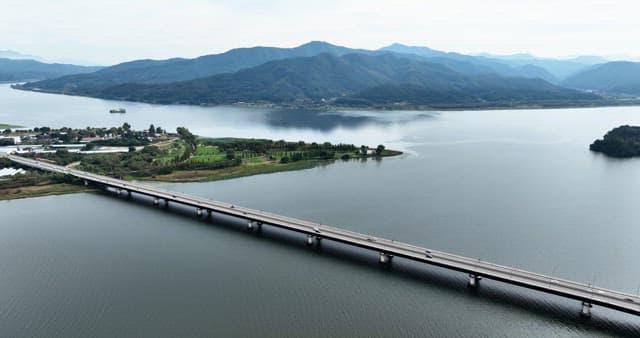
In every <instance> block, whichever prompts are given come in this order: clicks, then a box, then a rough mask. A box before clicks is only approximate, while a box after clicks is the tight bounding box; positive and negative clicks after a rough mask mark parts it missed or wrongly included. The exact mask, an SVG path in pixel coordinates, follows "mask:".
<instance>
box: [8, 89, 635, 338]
mask: <svg viewBox="0 0 640 338" xmlns="http://www.w3.org/2000/svg"><path fill="white" fill-rule="evenodd" d="M120 106H122V107H125V108H126V109H127V111H128V112H127V114H125V115H111V114H108V109H110V108H113V107H120ZM124 121H128V122H129V123H131V124H133V126H134V127H135V128H144V127H146V126H148V124H150V123H154V124H155V125H161V126H163V127H165V128H173V127H175V126H179V125H184V126H187V127H188V128H190V129H191V130H193V131H194V132H196V133H199V134H201V135H205V136H221V137H222V136H239V137H247V136H249V137H267V138H272V139H287V140H299V139H304V140H311V141H317V142H323V141H331V142H349V143H355V144H368V145H372V146H375V145H377V144H379V143H384V144H385V145H387V146H388V147H394V148H400V149H403V150H406V151H407V154H406V155H404V156H401V157H396V158H385V159H383V160H382V161H375V160H368V161H348V162H337V163H335V164H332V165H327V166H322V167H318V168H313V169H309V170H303V171H297V172H285V173H278V174H269V175H259V176H253V177H246V178H240V179H235V180H230V181H222V182H211V183H189V184H159V185H160V186H162V187H165V188H169V189H174V190H177V191H184V192H189V193H193V194H197V195H200V196H205V197H210V198H214V199H218V200H222V201H228V202H232V203H235V204H238V205H244V206H248V207H253V208H257V209H262V210H269V211H273V212H278V213H282V214H284V215H289V216H294V217H300V218H304V219H310V220H315V221H317V222H321V223H324V224H331V225H335V226H341V227H345V228H348V229H353V230H356V231H360V232H366V233H371V234H373V235H376V236H384V237H389V238H393V239H396V240H403V241H407V242H410V243H415V244H419V245H423V246H427V247H431V248H434V249H438V250H444V251H449V252H452V253H457V254H462V255H467V256H471V257H476V258H478V259H482V260H489V261H493V262H496V263H500V264H507V265H511V266H515V267H519V268H524V269H528V270H532V271H535V272H539V273H544V274H550V275H554V276H558V277H562V278H569V279H573V280H576V281H580V282H585V283H595V284H597V285H599V286H602V287H607V288H612V289H615V290H620V291H625V292H630V293H636V292H637V291H638V287H639V286H640V269H638V267H639V266H638V261H639V259H640V252H639V251H638V250H637V248H638V247H640V228H639V226H638V219H640V208H638V203H637V201H639V200H640V161H639V160H635V159H633V160H612V159H608V158H606V157H604V156H601V155H598V154H593V153H591V152H589V151H588V144H589V143H590V142H592V141H593V140H594V139H595V138H597V137H601V136H602V135H603V134H604V133H605V132H606V131H608V130H609V129H611V128H613V127H616V126H618V125H621V124H640V108H637V107H618V108H598V109H562V110H521V111H508V110H505V111H461V112H368V111H365V112H324V113H321V114H320V115H317V113H311V112H302V111H279V110H267V109H241V108H234V107H216V108H205V107H188V106H153V105H146V104H134V103H124V102H110V101H103V100H95V99H89V98H81V97H70V96H58V95H49V94H38V93H29V92H18V91H12V90H10V89H8V88H7V87H0V122H3V123H12V124H20V125H25V126H38V125H49V126H54V127H55V126H63V125H66V126H71V127H83V126H88V125H91V126H111V125H117V124H121V123H123V122H124ZM178 211H179V210H172V211H169V212H167V211H162V210H158V209H154V208H152V207H150V203H149V202H148V201H138V202H136V201H126V200H121V199H117V198H114V197H112V196H109V195H105V194H77V195H67V196H57V197H43V198H34V199H27V200H16V201H8V202H1V203H0V215H1V216H2V222H0V276H1V277H0V332H2V335H3V336H33V335H36V336H48V337H51V336H53V337H70V336H131V337H134V336H150V337H151V336H153V337H157V336H212V335H218V336H248V335H252V336H292V337H293V336H301V335H305V336H361V337H370V336H463V337H467V336H492V337H493V336H505V337H514V336H531V337H547V336H561V337H574V336H592V337H602V336H619V335H628V336H638V335H640V320H639V319H638V318H637V317H634V316H630V315H626V314H621V313H617V312H614V311H610V310H606V309H603V308H599V307H595V308H594V318H592V319H591V320H589V321H582V320H580V319H579V318H578V316H577V313H578V311H579V308H580V305H579V303H578V302H574V301H570V300H565V299H561V298H558V297H555V296H547V295H544V294H541V293H537V292H533V291H528V290H521V289H518V288H514V287H510V286H506V285H502V284H500V283H496V282H491V281H488V280H483V281H482V282H481V283H482V286H481V288H480V290H479V292H478V293H473V292H470V291H468V290H467V289H466V287H465V283H466V278H465V276H464V275H462V274H458V273H454V272H448V271H444V270H442V269H437V268H431V267H426V266H421V265H417V264H413V263H409V262H406V261H402V260H396V261H394V265H393V267H392V268H391V269H390V270H389V269H384V268H381V267H380V266H378V264H377V256H376V254H375V253H369V252H366V251H360V250H354V249H350V248H345V247H342V246H340V245H336V244H331V243H325V245H324V246H323V247H322V249H321V250H320V251H316V250H313V249H309V248H307V247H306V246H305V245H304V238H303V237H300V236H291V235H287V234H283V233H281V232H279V231H276V230H273V229H269V228H265V231H264V233H263V235H262V236H256V235H253V234H248V233H246V232H245V231H243V230H242V229H241V227H239V226H234V225H233V224H228V223H227V222H225V221H223V220H221V219H218V218H216V219H214V220H213V221H212V222H204V221H202V220H196V219H195V217H193V211H192V210H188V211H185V212H186V213H188V215H182V214H181V213H180V212H178Z"/></svg>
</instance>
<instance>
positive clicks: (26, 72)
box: [0, 58, 100, 81]
mask: <svg viewBox="0 0 640 338" xmlns="http://www.w3.org/2000/svg"><path fill="white" fill-rule="evenodd" d="M99 69H100V67H83V66H76V65H69V64H59V63H43V62H39V61H35V60H13V59H6V58H0V81H27V80H39V79H49V78H55V77H59V76H64V75H68V74H77V73H89V72H95V71H96V70H99Z"/></svg>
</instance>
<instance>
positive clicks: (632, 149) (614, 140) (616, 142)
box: [589, 125, 640, 158]
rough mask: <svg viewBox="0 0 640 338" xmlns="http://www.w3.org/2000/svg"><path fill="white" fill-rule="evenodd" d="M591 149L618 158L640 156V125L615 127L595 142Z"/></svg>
mask: <svg viewBox="0 0 640 338" xmlns="http://www.w3.org/2000/svg"><path fill="white" fill-rule="evenodd" d="M589 149H590V150H591V151H594V152H599V153H603V154H605V155H607V156H610V157H616V158H630V157H636V156H640V127H634V126H628V125H625V126H620V127H617V128H614V129H612V130H610V131H609V132H608V133H607V134H606V135H605V136H604V137H603V138H602V139H600V140H596V141H595V142H593V143H592V144H591V145H590V146H589Z"/></svg>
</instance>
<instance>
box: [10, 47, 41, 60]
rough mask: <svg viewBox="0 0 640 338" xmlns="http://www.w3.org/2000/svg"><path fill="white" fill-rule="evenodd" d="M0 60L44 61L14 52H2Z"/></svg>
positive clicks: (33, 56) (37, 57)
mask: <svg viewBox="0 0 640 338" xmlns="http://www.w3.org/2000/svg"><path fill="white" fill-rule="evenodd" d="M0 58H1V59H13V60H24V59H29V60H37V61H41V60H42V59H41V58H40V57H39V56H35V55H29V54H22V53H20V52H16V51H12V50H0Z"/></svg>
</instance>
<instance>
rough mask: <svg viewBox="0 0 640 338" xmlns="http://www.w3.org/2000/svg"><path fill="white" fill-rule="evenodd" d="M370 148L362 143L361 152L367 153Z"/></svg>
mask: <svg viewBox="0 0 640 338" xmlns="http://www.w3.org/2000/svg"><path fill="white" fill-rule="evenodd" d="M368 149H369V147H367V146H365V145H361V146H360V154H362V155H367V150H368Z"/></svg>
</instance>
